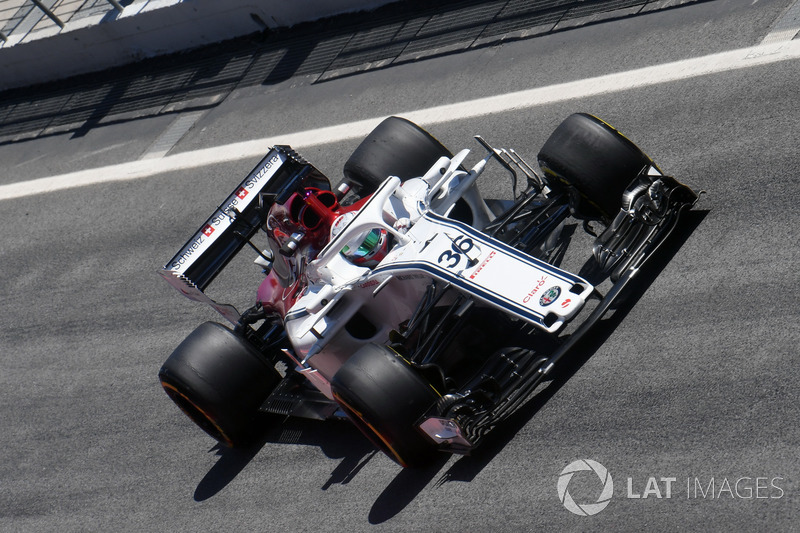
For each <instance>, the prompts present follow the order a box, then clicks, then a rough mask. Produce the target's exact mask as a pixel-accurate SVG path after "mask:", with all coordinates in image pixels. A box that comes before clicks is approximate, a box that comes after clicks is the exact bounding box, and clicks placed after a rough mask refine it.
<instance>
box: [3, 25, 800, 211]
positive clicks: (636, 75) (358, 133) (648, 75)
mask: <svg viewBox="0 0 800 533" xmlns="http://www.w3.org/2000/svg"><path fill="white" fill-rule="evenodd" d="M797 59H800V40H794V41H787V42H781V43H769V44H764V45H759V46H755V47H752V48H742V49H737V50H731V51H728V52H722V53H718V54H712V55H707V56H703V57H697V58H692V59H685V60H681V61H675V62H672V63H665V64H663V65H655V66H651V67H645V68H640V69H635V70H629V71H626V72H618V73H615V74H607V75H605V76H598V77H595V78H588V79H584V80H578V81H573V82H568V83H560V84H558V85H551V86H549V87H538V88H535V89H527V90H524V91H517V92H513V93H508V94H502V95H498V96H490V97H486V98H478V99H476V100H470V101H467V102H460V103H456V104H448V105H442V106H436V107H431V108H428V109H420V110H416V111H406V112H397V113H395V114H397V115H401V116H404V117H406V118H408V119H410V120H412V121H414V122H417V123H418V124H421V125H430V124H438V123H442V122H449V121H452V120H461V119H467V118H475V117H479V116H484V115H490V114H493V113H502V112H506V111H512V110H519V109H525V108H531V107H536V106H541V105H548V104H553V103H556V102H563V101H566V100H573V99H578V98H586V97H590V96H596V95H600V94H608V93H614V92H620V91H626V90H630V89H637V88H642V87H648V86H651V85H657V84H661V83H668V82H672V81H679V80H686V79H690V78H695V77H699V76H706V75H709V74H719V73H722V72H729V71H733V70H738V69H744V68H750V67H756V66H760V65H767V64H771V63H777V62H780V61H790V60H797ZM382 119H383V117H376V118H371V119H366V120H360V121H357V122H350V123H347V124H340V125H338V126H328V127H325V128H317V129H313V130H307V131H301V132H296V133H287V134H283V135H276V136H274V137H265V138H261V139H255V140H252V141H243V142H237V143H232V144H227V145H223V146H216V147H213V148H205V149H202V150H194V151H191V152H184V153H179V154H175V155H170V156H167V157H164V158H161V159H145V160H141V161H131V162H128V163H120V164H116V165H110V166H106V167H101V168H93V169H88V170H80V171H77V172H70V173H68V174H62V175H59V176H52V177H48V178H41V179H35V180H31V181H25V182H20V183H12V184H9V185H3V186H0V200H10V199H12V198H22V197H25V196H33V195H37V194H43V193H48V192H54V191H59V190H64V189H71V188H74V187H82V186H86V185H95V184H100V183H109V182H113V181H122V180H132V179H138V178H146V177H150V176H155V175H159V174H164V173H167V172H175V171H181V170H187V169H192V168H199V167H204V166H208V165H213V164H218V163H224V162H229V161H238V160H241V159H250V158H255V157H260V156H262V155H264V154H265V153H266V152H267V151H268V149H269V147H270V146H272V145H274V144H288V145H291V146H292V147H294V148H303V147H308V146H315V145H321V144H327V143H332V142H336V141H341V140H346V139H358V138H362V137H364V136H365V135H367V134H368V133H369V132H370V131H372V129H373V128H374V127H375V126H376V125H377V124H378V123H379V122H380V121H381V120H382Z"/></svg>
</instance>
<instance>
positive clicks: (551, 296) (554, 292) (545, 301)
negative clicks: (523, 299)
mask: <svg viewBox="0 0 800 533" xmlns="http://www.w3.org/2000/svg"><path fill="white" fill-rule="evenodd" d="M560 295H561V287H559V286H558V285H554V286H552V287H550V288H549V289H547V290H546V291H544V293H543V294H542V297H541V298H539V305H541V306H542V307H547V306H548V305H550V304H551V303H553V302H555V301H556V298H558V297H559V296H560Z"/></svg>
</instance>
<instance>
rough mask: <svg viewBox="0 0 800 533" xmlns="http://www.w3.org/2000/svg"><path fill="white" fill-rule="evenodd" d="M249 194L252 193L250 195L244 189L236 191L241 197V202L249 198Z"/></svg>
mask: <svg viewBox="0 0 800 533" xmlns="http://www.w3.org/2000/svg"><path fill="white" fill-rule="evenodd" d="M248 194H250V193H248V192H247V189H245V188H244V187H242V188H241V189H239V190H238V191H236V196H237V197H239V199H240V200H243V199H244V197H245V196H247V195H248Z"/></svg>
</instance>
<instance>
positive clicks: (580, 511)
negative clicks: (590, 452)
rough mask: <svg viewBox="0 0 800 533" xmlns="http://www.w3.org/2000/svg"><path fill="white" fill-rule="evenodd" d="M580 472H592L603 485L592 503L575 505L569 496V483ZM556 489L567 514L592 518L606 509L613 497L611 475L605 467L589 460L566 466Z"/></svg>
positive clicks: (579, 460)
mask: <svg viewBox="0 0 800 533" xmlns="http://www.w3.org/2000/svg"><path fill="white" fill-rule="evenodd" d="M582 471H592V472H594V473H595V474H597V477H598V478H600V482H601V483H602V484H603V489H602V491H601V492H600V496H598V498H597V501H596V502H594V503H582V504H579V503H576V502H575V500H573V499H572V496H570V494H569V482H570V481H572V476H574V475H575V474H576V473H577V472H582ZM557 488H558V498H559V499H560V500H561V503H563V504H564V507H566V508H567V510H568V511H569V512H571V513H575V514H576V515H580V516H592V515H595V514H597V513H599V512H600V511H602V510H603V509H605V508H606V506H607V505H608V502H610V501H611V496H613V495H614V481H612V479H611V474H609V473H608V470H607V469H606V467H604V466H603V465H601V464H600V463H598V462H597V461H592V460H591V459H578V460H577V461H573V462H572V463H570V464H568V465H567V466H566V468H564V470H562V471H561V474H560V475H559V476H558V485H557Z"/></svg>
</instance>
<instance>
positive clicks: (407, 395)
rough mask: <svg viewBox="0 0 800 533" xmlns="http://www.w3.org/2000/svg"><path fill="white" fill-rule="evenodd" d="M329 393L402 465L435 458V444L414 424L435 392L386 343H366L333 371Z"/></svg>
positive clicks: (358, 425) (432, 399) (431, 400)
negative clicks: (335, 371) (334, 373)
mask: <svg viewBox="0 0 800 533" xmlns="http://www.w3.org/2000/svg"><path fill="white" fill-rule="evenodd" d="M331 389H332V391H333V396H334V398H335V399H336V401H337V402H339V405H341V407H342V409H343V410H344V411H345V413H347V416H348V418H349V419H350V420H351V421H352V422H353V424H355V426H356V427H358V429H359V430H360V431H361V432H362V433H364V435H366V436H367V438H369V440H370V441H372V443H373V444H374V445H375V446H376V447H378V448H379V449H380V450H381V451H382V452H384V453H385V454H386V455H388V456H389V457H391V458H392V459H393V460H394V461H396V462H397V463H399V464H400V465H402V466H404V467H414V466H422V465H425V464H426V463H429V462H430V461H431V460H433V459H434V458H435V457H436V453H437V451H436V447H435V445H434V444H433V443H432V442H431V441H430V440H429V439H428V438H427V437H426V436H425V435H423V434H422V432H421V431H420V430H419V429H418V428H417V423H419V422H420V418H421V417H422V416H423V415H424V414H425V413H426V412H427V411H428V409H429V408H430V407H431V406H433V404H434V403H435V402H436V401H437V400H438V399H439V397H440V395H439V393H438V392H437V391H436V390H435V389H434V388H433V387H432V386H431V384H430V383H428V382H427V381H426V380H424V379H423V378H422V377H421V376H420V375H419V374H418V373H417V372H416V371H415V370H414V369H413V368H412V367H411V365H409V364H408V363H407V362H406V361H405V360H404V359H403V358H401V357H400V356H399V355H397V354H396V353H395V352H394V351H393V350H391V349H390V348H387V347H386V346H380V345H377V344H368V345H366V346H364V347H363V348H361V349H360V350H358V351H357V352H356V353H355V354H354V355H353V356H352V357H350V359H348V360H347V361H346V362H345V363H344V365H342V367H341V368H340V369H339V371H338V372H337V373H336V375H335V376H334V377H333V380H332V381H331Z"/></svg>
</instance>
